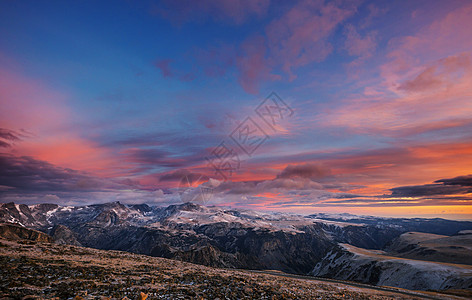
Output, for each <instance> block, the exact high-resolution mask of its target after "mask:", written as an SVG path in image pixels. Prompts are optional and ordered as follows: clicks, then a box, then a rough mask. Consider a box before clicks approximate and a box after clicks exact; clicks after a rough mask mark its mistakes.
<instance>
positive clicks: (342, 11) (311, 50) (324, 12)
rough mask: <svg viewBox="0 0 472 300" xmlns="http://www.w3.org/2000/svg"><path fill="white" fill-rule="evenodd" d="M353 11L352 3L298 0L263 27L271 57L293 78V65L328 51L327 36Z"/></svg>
mask: <svg viewBox="0 0 472 300" xmlns="http://www.w3.org/2000/svg"><path fill="white" fill-rule="evenodd" d="M354 12H355V7H354V6H345V7H343V6H338V5H336V3H335V2H329V3H324V1H301V2H299V3H298V4H297V5H295V6H294V7H293V8H292V9H290V10H289V11H288V12H287V13H286V14H284V15H283V16H282V17H280V18H279V19H277V20H274V21H272V22H271V23H270V24H269V25H268V26H267V27H266V30H265V31H266V35H267V40H268V48H269V51H270V55H271V57H272V59H273V60H274V61H275V62H276V63H278V64H280V65H281V66H282V69H283V70H284V71H285V72H286V73H287V74H289V77H290V79H294V78H295V77H296V75H295V74H293V69H294V68H297V67H300V66H303V65H306V64H309V63H313V62H320V61H323V60H324V59H325V58H326V57H327V56H328V55H329V54H330V53H331V51H332V46H331V45H330V44H329V42H328V41H327V38H328V37H329V36H330V35H331V34H332V32H333V30H334V29H335V28H336V26H338V25H339V24H340V23H341V22H343V21H344V20H345V19H346V18H347V17H349V16H351V15H352V14H354Z"/></svg>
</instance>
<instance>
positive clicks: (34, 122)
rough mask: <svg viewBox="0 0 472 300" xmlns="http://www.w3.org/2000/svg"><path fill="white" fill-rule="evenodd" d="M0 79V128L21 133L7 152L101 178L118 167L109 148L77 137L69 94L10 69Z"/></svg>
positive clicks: (2, 73) (78, 134)
mask: <svg viewBox="0 0 472 300" xmlns="http://www.w3.org/2000/svg"><path fill="white" fill-rule="evenodd" d="M0 78H2V80H1V81H0V106H1V107H2V109H1V110H0V128H5V129H8V130H13V131H15V132H18V133H21V134H22V136H21V139H20V140H19V141H15V144H14V147H10V148H8V150H9V152H10V153H12V154H14V155H26V156H31V157H33V158H35V159H38V160H44V161H48V162H49V163H52V164H55V165H58V166H61V167H66V168H73V169H77V170H83V171H90V172H95V173H96V174H103V175H109V173H110V172H112V171H111V170H113V168H111V166H117V165H121V164H120V163H118V164H117V161H116V160H115V158H114V157H113V155H112V154H111V153H110V151H109V150H108V149H106V148H102V147H99V146H98V145H96V144H95V143H94V142H91V141H89V140H86V139H84V138H82V137H80V133H79V132H78V130H80V128H74V125H73V124H74V122H75V121H77V120H76V119H74V114H73V113H72V111H71V109H70V108H69V100H70V99H69V95H68V94H66V93H63V92H61V91H58V90H55V89H51V88H50V87H48V86H47V85H46V84H45V83H44V82H42V81H40V80H34V79H31V78H27V77H25V76H22V75H19V74H18V72H15V71H12V70H6V69H0ZM115 170H116V169H115Z"/></svg>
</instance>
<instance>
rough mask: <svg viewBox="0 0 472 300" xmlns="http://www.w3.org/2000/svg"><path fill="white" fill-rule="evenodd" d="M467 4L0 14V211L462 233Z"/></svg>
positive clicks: (470, 119) (208, 5)
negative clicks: (443, 225) (230, 218)
mask: <svg viewBox="0 0 472 300" xmlns="http://www.w3.org/2000/svg"><path fill="white" fill-rule="evenodd" d="M470 28H472V2H471V1H465V0H462V1H441V0H414V1H368V0H364V1H363V0H352V1H341V0H339V1H338V0H336V1H323V0H313V1H304V0H301V1H273V0H253V1H250V0H233V1H213V0H202V1H198V2H197V1H182V0H177V1H140V2H136V1H114V2H113V3H110V2H107V1H98V2H97V1H74V2H69V1H0V202H12V201H13V202H15V203H25V204H35V203H58V204H62V205H86V204H92V203H103V202H109V201H120V202H122V203H129V204H131V203H147V204H151V205H170V204H179V203H182V202H186V201H194V202H202V203H203V204H206V205H220V206H231V207H236V208H249V209H255V210H270V211H285V212H294V213H302V214H308V213H315V212H331V213H352V214H363V215H377V216H394V217H443V218H449V219H472V205H471V204H472V175H471V174H472V31H471V30H470Z"/></svg>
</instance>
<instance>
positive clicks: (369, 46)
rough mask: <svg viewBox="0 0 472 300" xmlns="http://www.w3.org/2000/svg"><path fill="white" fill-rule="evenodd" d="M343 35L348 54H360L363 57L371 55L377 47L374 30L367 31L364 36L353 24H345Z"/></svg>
mask: <svg viewBox="0 0 472 300" xmlns="http://www.w3.org/2000/svg"><path fill="white" fill-rule="evenodd" d="M345 35H346V42H345V47H346V50H347V52H348V53H349V55H351V56H361V57H363V58H368V57H370V56H372V54H373V52H374V51H375V48H376V47H377V43H376V41H375V32H369V33H367V34H366V35H365V36H364V37H361V35H360V34H359V33H358V32H357V30H356V28H355V27H354V26H352V25H347V26H346V30H345Z"/></svg>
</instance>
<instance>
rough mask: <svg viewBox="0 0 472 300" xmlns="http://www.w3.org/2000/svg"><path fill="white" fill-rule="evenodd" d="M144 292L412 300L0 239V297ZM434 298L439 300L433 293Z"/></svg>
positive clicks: (137, 295)
mask: <svg viewBox="0 0 472 300" xmlns="http://www.w3.org/2000/svg"><path fill="white" fill-rule="evenodd" d="M413 293H414V292H413ZM146 295H147V299H412V298H413V299H414V298H415V297H412V295H411V294H410V295H408V296H407V295H404V294H400V293H396V292H395V291H391V292H389V291H380V290H374V289H370V288H363V287H354V286H350V285H348V284H343V283H336V282H323V281H318V280H313V279H305V278H293V277H287V276H281V275H277V274H263V273H256V272H250V271H237V270H226V269H218V268H211V267H205V266H200V265H194V264H191V263H185V262H179V261H174V260H169V259H164V258H156V257H149V256H145V255H137V254H132V253H127V252H121V251H104V250H96V249H91V248H84V247H77V246H69V245H58V244H52V243H41V242H35V241H28V240H16V241H13V240H5V239H0V299H74V298H75V299H145V297H146ZM426 295H429V296H431V294H424V293H418V297H417V298H418V299H421V298H424V297H425V296H426ZM448 297H449V296H448ZM433 299H446V297H444V296H441V295H440V294H434V296H433Z"/></svg>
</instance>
